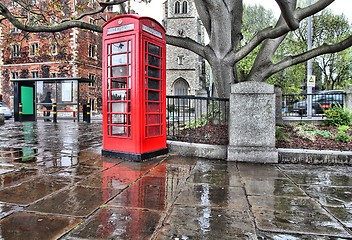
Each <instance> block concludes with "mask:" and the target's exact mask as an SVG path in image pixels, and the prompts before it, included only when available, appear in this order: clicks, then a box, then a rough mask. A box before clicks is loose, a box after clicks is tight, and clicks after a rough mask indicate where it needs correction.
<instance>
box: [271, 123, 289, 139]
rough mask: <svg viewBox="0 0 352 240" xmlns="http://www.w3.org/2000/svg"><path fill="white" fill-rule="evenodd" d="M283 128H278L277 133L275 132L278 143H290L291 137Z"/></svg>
mask: <svg viewBox="0 0 352 240" xmlns="http://www.w3.org/2000/svg"><path fill="white" fill-rule="evenodd" d="M282 128H283V127H280V126H276V131H275V138H276V140H278V141H285V142H287V141H290V136H289V134H288V133H286V132H284V131H283V130H282Z"/></svg>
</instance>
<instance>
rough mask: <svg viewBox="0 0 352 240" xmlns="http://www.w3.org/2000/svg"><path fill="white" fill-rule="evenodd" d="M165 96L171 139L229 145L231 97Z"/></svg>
mask: <svg viewBox="0 0 352 240" xmlns="http://www.w3.org/2000/svg"><path fill="white" fill-rule="evenodd" d="M166 99H167V138H168V139H169V140H177V141H184V142H194V143H208V144H222V145H223V144H228V113H229V100H228V99H224V98H207V97H195V96H167V97H166Z"/></svg>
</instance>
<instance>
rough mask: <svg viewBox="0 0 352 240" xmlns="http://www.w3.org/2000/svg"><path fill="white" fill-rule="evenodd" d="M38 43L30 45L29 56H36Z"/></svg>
mask: <svg viewBox="0 0 352 240" xmlns="http://www.w3.org/2000/svg"><path fill="white" fill-rule="evenodd" d="M38 49H39V43H37V42H36V43H31V44H30V45H29V56H35V55H37V54H38Z"/></svg>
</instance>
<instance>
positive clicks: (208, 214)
mask: <svg viewBox="0 0 352 240" xmlns="http://www.w3.org/2000/svg"><path fill="white" fill-rule="evenodd" d="M157 239H221V240H223V239H231V240H232V239H255V229H254V226H253V224H252V220H251V217H250V215H249V214H248V213H246V212H238V211H234V210H232V209H224V208H212V207H188V206H175V208H174V210H173V212H172V213H171V216H170V217H169V218H168V219H167V222H166V223H165V224H164V225H163V228H162V229H161V231H160V232H159V235H158V236H157Z"/></svg>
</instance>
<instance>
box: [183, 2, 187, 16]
mask: <svg viewBox="0 0 352 240" xmlns="http://www.w3.org/2000/svg"><path fill="white" fill-rule="evenodd" d="M187 5H188V4H187V2H186V1H184V2H183V3H182V13H183V14H186V13H187V12H188V10H187Z"/></svg>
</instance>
